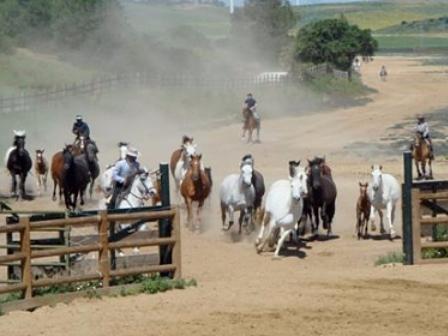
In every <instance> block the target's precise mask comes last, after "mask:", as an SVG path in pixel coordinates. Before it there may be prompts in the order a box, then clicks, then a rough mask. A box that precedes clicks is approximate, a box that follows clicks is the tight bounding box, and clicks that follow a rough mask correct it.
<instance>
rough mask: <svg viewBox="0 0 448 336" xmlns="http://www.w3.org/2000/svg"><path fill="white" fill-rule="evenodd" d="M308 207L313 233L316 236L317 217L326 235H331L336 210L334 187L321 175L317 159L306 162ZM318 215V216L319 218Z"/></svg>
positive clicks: (332, 183)
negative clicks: (307, 169)
mask: <svg viewBox="0 0 448 336" xmlns="http://www.w3.org/2000/svg"><path fill="white" fill-rule="evenodd" d="M308 168H309V172H308V196H307V201H306V202H308V205H309V206H311V208H312V209H313V215H314V223H313V224H312V227H313V229H312V230H313V233H314V234H315V235H317V234H318V229H319V217H321V218H322V222H323V227H324V229H325V230H327V235H328V236H330V235H331V233H332V226H331V225H332V221H333V217H334V214H335V210H336V196H337V191H336V185H335V184H334V182H333V180H332V179H331V178H330V177H328V176H325V175H323V174H322V161H321V160H319V158H317V159H314V160H312V161H310V160H308ZM319 215H320V216H319Z"/></svg>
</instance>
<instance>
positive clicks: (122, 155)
mask: <svg viewBox="0 0 448 336" xmlns="http://www.w3.org/2000/svg"><path fill="white" fill-rule="evenodd" d="M129 145H130V143H129V142H124V141H120V142H119V143H118V148H119V149H120V159H121V160H123V159H125V158H126V151H127V150H128V147H129Z"/></svg>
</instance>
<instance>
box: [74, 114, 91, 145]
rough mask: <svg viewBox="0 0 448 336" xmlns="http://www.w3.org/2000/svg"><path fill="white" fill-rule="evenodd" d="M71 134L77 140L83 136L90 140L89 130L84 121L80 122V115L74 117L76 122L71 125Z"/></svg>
mask: <svg viewBox="0 0 448 336" xmlns="http://www.w3.org/2000/svg"><path fill="white" fill-rule="evenodd" d="M72 133H73V134H75V135H76V139H79V137H80V136H81V135H83V136H84V137H85V138H86V139H87V140H89V139H90V128H89V125H87V123H86V122H85V121H83V120H82V115H79V114H78V115H77V116H76V122H75V123H74V124H73V127H72Z"/></svg>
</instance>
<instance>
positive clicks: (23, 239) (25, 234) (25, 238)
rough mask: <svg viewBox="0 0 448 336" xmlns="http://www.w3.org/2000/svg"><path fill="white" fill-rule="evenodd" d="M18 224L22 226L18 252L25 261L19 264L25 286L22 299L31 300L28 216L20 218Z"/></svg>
mask: <svg viewBox="0 0 448 336" xmlns="http://www.w3.org/2000/svg"><path fill="white" fill-rule="evenodd" d="M19 223H20V224H23V225H24V228H23V229H22V231H21V233H20V252H21V253H23V255H24V256H25V259H23V260H22V262H21V268H22V282H23V283H24V284H25V285H26V288H25V289H24V291H23V298H24V299H31V297H32V296H33V285H32V282H31V281H32V278H33V276H32V271H31V241H30V240H31V233H30V218H29V217H28V216H22V217H20V221H19Z"/></svg>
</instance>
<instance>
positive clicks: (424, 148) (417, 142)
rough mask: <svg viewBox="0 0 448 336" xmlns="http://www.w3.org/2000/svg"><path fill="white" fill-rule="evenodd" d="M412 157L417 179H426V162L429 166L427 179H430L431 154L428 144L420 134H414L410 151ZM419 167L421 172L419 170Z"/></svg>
mask: <svg viewBox="0 0 448 336" xmlns="http://www.w3.org/2000/svg"><path fill="white" fill-rule="evenodd" d="M412 157H413V158H414V163H415V168H416V169H417V174H418V178H419V179H421V178H425V177H426V162H428V166H429V176H428V177H429V178H430V179H432V159H433V156H432V153H431V150H430V147H429V144H428V142H427V141H426V139H425V138H424V137H423V136H422V134H421V133H420V132H416V133H415V138H414V146H413V149H412ZM420 166H421V170H420Z"/></svg>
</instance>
